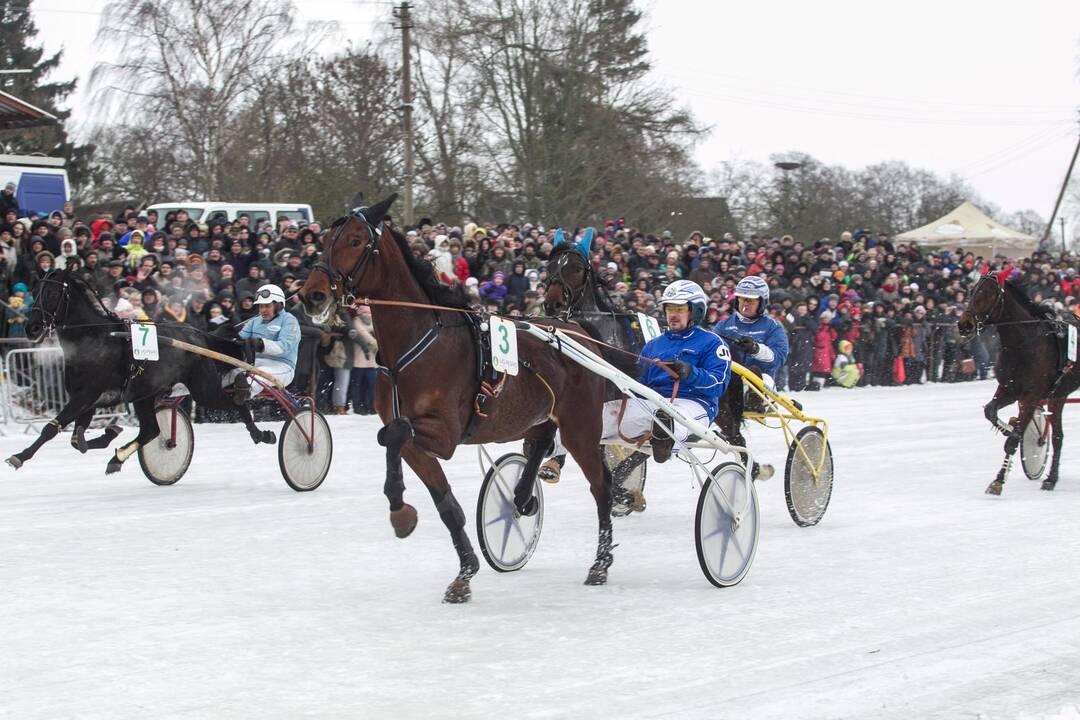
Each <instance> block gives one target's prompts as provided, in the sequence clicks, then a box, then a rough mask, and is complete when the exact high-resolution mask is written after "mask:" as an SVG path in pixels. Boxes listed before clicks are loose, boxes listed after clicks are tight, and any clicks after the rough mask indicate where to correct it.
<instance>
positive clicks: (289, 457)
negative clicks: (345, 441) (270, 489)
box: [278, 408, 334, 492]
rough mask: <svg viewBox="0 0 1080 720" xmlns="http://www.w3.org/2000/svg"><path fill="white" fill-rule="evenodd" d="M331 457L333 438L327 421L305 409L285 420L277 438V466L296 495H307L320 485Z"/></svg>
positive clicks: (320, 415)
mask: <svg viewBox="0 0 1080 720" xmlns="http://www.w3.org/2000/svg"><path fill="white" fill-rule="evenodd" d="M333 457H334V438H333V437H332V436H331V435H330V426H329V425H328V424H327V423H326V418H324V417H323V416H322V414H321V413H319V412H318V411H316V410H312V409H310V408H304V409H303V410H300V411H299V412H297V413H296V414H295V415H293V416H292V417H290V418H289V419H288V420H286V421H285V425H284V426H283V427H282V428H281V435H280V436H279V437H278V466H279V467H280V468H281V476H282V477H283V478H285V482H286V483H288V485H289V487H291V488H292V489H293V490H295V491H296V492H309V491H311V490H314V489H315V488H317V487H319V486H320V485H322V481H323V480H325V479H326V474H327V473H328V472H330V460H331V459H333Z"/></svg>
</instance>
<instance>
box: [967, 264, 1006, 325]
mask: <svg viewBox="0 0 1080 720" xmlns="http://www.w3.org/2000/svg"><path fill="white" fill-rule="evenodd" d="M1006 277H1007V276H1006V275H1004V274H997V275H983V276H982V277H981V278H979V281H978V282H977V283H975V287H973V288H972V289H971V297H970V298H968V303H967V306H966V307H965V308H964V312H962V313H961V314H960V319H959V320H958V321H957V323H956V328H957V330H959V331H960V336H961V337H964V338H970V337H971V336H972V335H977V334H978V333H980V332H982V328H983V326H984V325H987V324H989V323H993V322H997V321H998V320H999V319H1000V318H1001V312H1002V307H1003V306H1004V304H1005V278H1006Z"/></svg>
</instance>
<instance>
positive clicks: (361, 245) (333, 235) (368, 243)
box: [299, 193, 397, 322]
mask: <svg viewBox="0 0 1080 720" xmlns="http://www.w3.org/2000/svg"><path fill="white" fill-rule="evenodd" d="M396 199H397V194H396V193H395V194H392V195H391V196H390V197H388V198H386V199H385V200H383V201H382V202H379V203H376V204H375V205H372V206H371V207H354V208H352V209H350V210H349V212H348V214H346V215H344V216H342V217H340V218H338V219H337V220H335V221H334V223H333V224H332V225H331V226H330V229H329V230H328V233H327V235H328V236H327V239H326V240H325V241H324V247H323V253H322V257H321V258H320V259H319V261H318V262H317V263H316V264H315V265H314V266H313V267H312V272H311V273H309V274H308V277H307V280H306V281H305V282H304V286H303V287H302V288H300V292H299V296H300V300H301V301H302V302H303V305H304V311H305V312H307V314H308V315H309V316H310V317H311V318H312V319H313V320H315V321H316V322H325V321H326V320H327V319H328V318H329V317H330V315H331V314H332V313H333V312H334V311H335V310H336V309H337V305H338V303H339V302H342V301H344V302H345V303H346V304H352V300H353V298H354V297H355V296H356V295H357V294H360V295H367V294H370V293H371V291H372V289H373V288H374V287H375V276H374V274H371V273H367V272H366V271H367V269H368V268H369V267H370V266H371V264H372V263H373V261H374V259H375V257H376V256H377V255H378V254H379V239H380V237H381V236H382V230H383V220H384V219H385V217H386V213H387V211H388V210H389V209H390V206H391V205H393V203H394V200H396Z"/></svg>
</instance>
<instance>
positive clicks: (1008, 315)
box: [957, 272, 1080, 495]
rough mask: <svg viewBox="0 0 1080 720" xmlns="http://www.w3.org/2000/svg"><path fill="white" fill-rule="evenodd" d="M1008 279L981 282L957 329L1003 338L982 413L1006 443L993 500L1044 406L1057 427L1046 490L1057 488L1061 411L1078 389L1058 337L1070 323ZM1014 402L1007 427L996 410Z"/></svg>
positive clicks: (1077, 373)
mask: <svg viewBox="0 0 1080 720" xmlns="http://www.w3.org/2000/svg"><path fill="white" fill-rule="evenodd" d="M1006 277H1007V273H1006V272H1002V273H997V274H989V275H984V276H983V277H981V278H980V279H979V281H978V282H977V283H975V287H973V288H972V290H971V296H970V298H969V299H968V303H967V307H966V308H965V309H964V312H963V313H962V314H961V315H960V320H959V322H958V326H957V329H958V330H959V331H960V335H961V336H962V337H964V338H971V337H974V336H975V335H978V334H979V333H981V332H982V331H983V329H984V328H986V327H988V326H993V327H995V328H996V329H997V332H998V335H999V336H1000V338H1001V352H1000V353H999V354H998V358H997V361H996V362H995V364H994V375H995V377H996V378H997V382H998V386H997V390H996V391H995V392H994V397H993V398H991V399H990V402H988V403H987V404H986V406H985V407H984V408H983V413H984V414H985V416H986V419H987V420H989V421H990V423H991V424H992V425H993V426H994V427H995V428H997V429H998V430H999V431H1001V433H1002V434H1003V435H1005V438H1006V440H1005V460H1004V461H1003V462H1002V464H1001V469H1000V470H999V471H998V474H997V477H996V478H994V480H993V482H991V483H990V485H989V486H988V487H987V488H986V492H987V493H989V494H990V495H1000V494H1001V490H1002V488H1003V486H1004V484H1005V477H1006V476H1007V475H1008V473H1009V469H1010V468H1011V466H1012V458H1013V454H1014V453H1015V452H1016V448H1017V447H1018V446H1019V444H1020V441H1021V439H1022V438H1023V434H1024V429H1025V428H1026V427H1027V424H1028V423H1029V422H1030V421H1031V417H1032V415H1033V414H1034V413H1035V409H1036V408H1038V407H1039V405H1040V404H1042V403H1043V402H1044V401H1045V402H1046V406H1047V409H1048V410H1049V412H1050V422H1051V423H1052V424H1053V428H1054V429H1053V435H1052V439H1053V450H1054V457H1053V460H1052V461H1051V464H1050V474H1049V475H1047V477H1046V480H1044V481H1043V483H1042V489H1043V490H1053V489H1054V486H1055V485H1057V481H1058V464H1059V463H1060V462H1061V445H1062V441H1063V440H1064V436H1065V434H1064V431H1063V430H1062V427H1061V411H1062V408H1063V407H1064V406H1065V399H1066V398H1067V397H1068V396H1069V394H1070V393H1072V392H1073V391H1074V390H1076V388H1077V386H1080V368H1078V366H1077V364H1076V363H1072V362H1069V361H1068V360H1067V359H1066V358H1065V357H1064V352H1065V351H1064V349H1063V347H1062V345H1063V343H1062V342H1061V338H1060V336H1059V331H1061V330H1063V329H1064V328H1065V325H1066V323H1065V322H1064V321H1062V320H1060V319H1058V318H1057V316H1056V315H1055V314H1054V312H1053V311H1052V310H1050V309H1048V308H1043V307H1040V306H1039V305H1036V304H1035V303H1034V302H1033V301H1032V300H1030V299H1029V298H1028V296H1027V294H1025V293H1024V291H1023V289H1022V288H1021V287H1020V286H1018V285H1017V284H1016V283H1015V282H1014V281H1012V280H1007V279H1006ZM1014 402H1017V403H1019V408H1020V409H1019V412H1018V413H1017V418H1016V420H1015V422H1014V423H1012V424H1007V423H1004V422H1002V421H1001V420H999V419H998V411H999V410H1000V409H1001V408H1003V407H1005V406H1007V405H1011V404H1012V403H1014Z"/></svg>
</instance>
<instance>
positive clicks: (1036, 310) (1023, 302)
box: [1004, 280, 1057, 321]
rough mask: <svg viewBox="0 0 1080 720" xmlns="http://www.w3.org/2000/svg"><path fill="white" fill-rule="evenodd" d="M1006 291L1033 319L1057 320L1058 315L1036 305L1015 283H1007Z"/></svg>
mask: <svg viewBox="0 0 1080 720" xmlns="http://www.w3.org/2000/svg"><path fill="white" fill-rule="evenodd" d="M1004 287H1005V291H1006V292H1007V293H1008V294H1009V296H1010V297H1012V299H1013V300H1015V301H1016V302H1017V304H1019V305H1020V307H1022V308H1023V309H1024V310H1025V311H1027V312H1028V313H1029V314H1030V315H1031V316H1032V317H1034V318H1037V319H1039V320H1051V321H1053V320H1057V315H1056V314H1055V313H1054V311H1053V310H1051V309H1050V308H1047V307H1043V306H1042V305H1038V304H1036V302H1035V301H1034V300H1032V299H1031V298H1029V297H1028V296H1027V293H1026V292H1024V289H1023V288H1021V287H1020V286H1019V285H1018V284H1017V283H1016V282H1015V281H1013V280H1008V281H1006V282H1005V285H1004Z"/></svg>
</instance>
